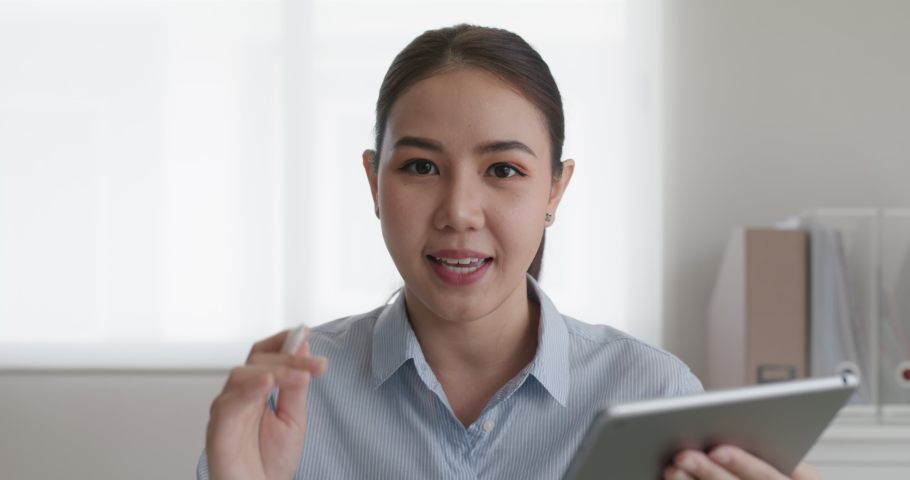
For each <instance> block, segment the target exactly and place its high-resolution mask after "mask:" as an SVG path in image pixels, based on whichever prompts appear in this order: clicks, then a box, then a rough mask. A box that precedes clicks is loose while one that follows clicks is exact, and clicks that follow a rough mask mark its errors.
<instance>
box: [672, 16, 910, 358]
mask: <svg viewBox="0 0 910 480" xmlns="http://www.w3.org/2000/svg"><path fill="white" fill-rule="evenodd" d="M665 15H666V17H665V23H666V26H665V28H666V34H665V39H664V41H665V55H666V56H667V58H668V60H669V64H668V65H667V79H666V85H667V89H668V90H667V92H666V99H667V105H666V121H667V124H666V136H667V144H666V145H665V152H666V165H665V205H664V208H665V210H664V215H665V224H664V229H665V230H664V231H665V237H664V242H665V243H664V245H665V250H664V254H665V259H664V267H665V272H664V275H665V276H664V278H665V284H664V287H665V290H664V291H665V293H664V295H665V298H664V316H665V325H664V346H665V347H666V348H668V349H669V350H670V351H672V352H674V353H676V354H677V355H679V356H680V357H681V358H682V359H683V360H684V361H685V362H686V363H688V364H689V365H690V367H691V368H692V369H693V371H694V372H695V373H696V374H697V375H699V376H702V375H704V374H705V372H706V365H705V362H706V357H705V318H706V315H707V309H708V301H709V298H710V295H711V289H712V287H713V282H714V276H715V274H716V271H717V269H718V267H719V265H720V260H721V253H722V250H723V246H724V243H725V241H726V237H727V235H728V233H729V231H730V229H731V228H732V227H734V226H736V225H750V226H760V225H769V224H771V223H773V222H775V221H777V220H780V219H783V218H785V217H787V216H789V215H792V214H795V213H798V212H799V211H800V210H803V209H806V208H811V207H853V206H855V207H877V206H885V207H910V2H907V1H905V0H891V1H887V0H864V1H852V0H799V1H784V0H769V1H760V0H752V1H730V0H685V1H669V2H667V5H666V10H665Z"/></svg>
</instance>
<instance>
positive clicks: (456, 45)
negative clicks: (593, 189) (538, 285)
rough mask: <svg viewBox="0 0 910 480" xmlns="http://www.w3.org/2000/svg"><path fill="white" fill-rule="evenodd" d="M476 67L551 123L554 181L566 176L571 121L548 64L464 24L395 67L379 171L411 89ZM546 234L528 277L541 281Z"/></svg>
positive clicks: (434, 34) (431, 34) (389, 76)
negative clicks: (397, 106) (395, 109)
mask: <svg viewBox="0 0 910 480" xmlns="http://www.w3.org/2000/svg"><path fill="white" fill-rule="evenodd" d="M467 67H473V68H478V69H481V70H485V71H487V72H489V73H491V74H493V75H495V76H496V77H498V78H499V79H500V80H503V81H504V82H506V83H508V84H510V85H512V86H513V87H515V88H516V89H518V91H519V92H521V94H522V95H524V96H525V98H527V100H528V101H529V102H531V103H532V104H534V106H535V107H537V109H538V110H539V111H540V113H541V115H542V116H543V118H544V119H545V121H546V124H547V131H548V133H549V135H550V159H551V161H550V163H551V166H552V172H553V179H554V180H558V179H559V178H560V177H561V176H562V162H561V161H560V158H561V157H562V145H563V142H564V141H565V115H564V114H563V109H562V97H561V96H560V95H559V88H557V86H556V81H555V80H554V79H553V75H552V74H551V73H550V67H548V66H547V63H546V62H544V61H543V58H541V57H540V54H538V53H537V51H536V50H534V49H533V48H532V47H531V46H530V45H528V42H525V41H524V39H522V38H521V37H519V36H518V35H516V34H514V33H512V32H509V31H507V30H502V29H499V28H488V27H478V26H475V25H468V24H464V23H462V24H460V25H455V26H454V27H446V28H440V29H438V30H427V31H426V32H423V33H422V34H421V35H420V36H418V37H417V38H415V39H414V40H413V41H412V42H411V43H410V44H408V46H407V47H405V48H404V50H402V51H401V52H400V53H399V54H398V55H397V56H396V57H395V60H393V61H392V65H391V66H390V67H389V70H388V72H386V74H385V78H384V79H383V81H382V86H381V87H380V88H379V100H377V102H376V127H375V133H376V150H375V151H374V152H373V157H372V159H371V165H372V168H373V170H374V171H375V170H376V169H377V168H378V166H379V156H380V152H382V140H383V137H384V136H385V128H386V123H387V122H388V120H389V114H390V113H391V111H392V106H393V105H394V103H395V101H396V100H398V97H400V96H401V95H402V94H403V93H404V92H405V91H406V90H407V89H408V88H409V87H410V86H412V85H414V84H415V83H417V82H419V81H421V80H424V79H426V78H429V77H431V76H433V75H435V74H437V73H439V72H441V71H443V70H457V69H461V68H467ZM545 239H546V233H544V237H543V238H541V240H540V247H539V248H538V250H537V255H535V256H534V261H533V262H531V266H530V268H528V273H530V274H531V275H532V276H533V277H534V278H535V279H537V278H539V276H540V269H541V261H542V259H543V247H544V242H545Z"/></svg>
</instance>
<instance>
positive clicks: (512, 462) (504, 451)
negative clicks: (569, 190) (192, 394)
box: [197, 275, 702, 480]
mask: <svg viewBox="0 0 910 480" xmlns="http://www.w3.org/2000/svg"><path fill="white" fill-rule="evenodd" d="M528 293H529V296H531V298H532V299H536V300H538V301H539V302H540V306H541V308H540V312H541V318H540V334H539V344H538V348H537V355H536V356H535V357H534V360H533V361H532V362H531V363H530V364H528V366H527V367H525V368H524V369H523V370H522V371H521V372H520V373H519V374H518V375H517V376H516V377H515V378H513V379H512V380H511V381H509V382H508V383H507V384H506V385H505V386H503V387H502V389H501V390H500V391H499V392H498V393H497V394H496V395H494V396H493V398H492V399H491V400H490V402H489V403H488V404H487V406H486V408H485V409H484V410H483V412H482V413H481V414H480V417H479V418H478V419H477V421H475V422H474V423H473V424H472V425H471V426H470V427H468V428H465V427H464V426H463V425H462V424H461V422H459V420H458V419H457V418H456V417H455V414H454V413H453V411H452V408H451V406H450V405H449V402H448V400H447V399H446V395H445V393H444V392H443V390H442V387H441V386H440V384H439V381H437V380H436V376H435V375H433V371H432V370H431V369H430V366H429V365H428V364H427V362H426V359H425V358H424V355H423V351H422V350H421V348H420V343H419V342H418V341H417V337H416V336H415V335H414V331H413V330H412V329H411V325H410V323H409V322H408V318H407V312H406V310H405V303H404V295H399V296H398V298H397V299H396V300H395V301H394V302H393V303H391V304H389V305H386V306H382V307H379V308H377V309H376V310H373V311H372V312H369V313H366V314H362V315H356V316H353V317H347V318H343V319H340V320H336V321H334V322H330V323H327V324H324V325H321V326H319V327H315V328H313V332H312V335H311V337H310V347H311V351H312V352H313V354H314V355H322V356H325V357H327V358H328V359H329V370H328V372H327V373H326V374H325V375H324V376H322V377H318V378H316V379H314V380H313V383H312V386H311V388H310V393H309V399H308V401H307V403H308V405H307V423H308V425H307V435H306V442H305V445H304V448H303V454H302V455H301V458H300V465H299V466H298V468H297V475H296V479H297V480H304V479H307V480H309V479H335V478H345V479H391V478H394V479H410V478H421V479H430V478H432V479H436V478H446V479H449V478H451V479H505V478H521V479H535V478H541V479H544V478H545V479H557V478H561V477H562V475H563V473H564V472H565V470H566V468H567V467H568V464H569V461H570V460H571V459H572V455H573V454H574V452H575V450H576V448H578V446H579V444H580V443H581V440H582V437H583V436H584V434H585V432H586V431H587V428H588V426H589V424H590V422H591V420H592V419H593V418H594V415H595V414H596V413H597V412H598V410H600V409H601V408H603V407H604V406H605V405H606V404H608V403H619V402H628V401H632V400H639V399H646V398H653V397H667V396H676V395H685V394H688V393H695V392H701V391H702V386H701V383H700V382H699V381H698V379H697V378H696V377H695V376H694V375H693V374H692V373H690V372H689V369H688V368H687V367H686V365H685V364H683V363H682V362H681V361H680V360H679V359H677V358H676V357H674V356H673V355H671V354H670V353H667V352H665V351H663V350H661V349H659V348H656V347H653V346H650V345H647V344H645V343H643V342H641V341H639V340H637V339H635V338H633V337H631V336H629V335H627V334H625V333H623V332H620V331H618V330H616V329H614V328H611V327H609V326H605V325H589V324H586V323H582V322H580V321H578V320H575V319H574V318H571V317H567V316H565V315H562V314H560V313H559V311H557V310H556V307H555V306H554V305H553V302H551V301H550V299H549V298H548V297H547V296H546V295H545V294H544V293H543V291H542V290H541V289H540V286H539V285H538V284H537V282H536V281H535V280H534V279H533V278H532V277H531V276H530V275H529V276H528ZM270 400H271V401H272V405H273V408H274V396H273V398H272V399H270ZM197 477H198V478H199V479H208V466H207V464H206V457H205V452H204V451H203V453H202V456H201V458H200V459H199V465H198V468H197Z"/></svg>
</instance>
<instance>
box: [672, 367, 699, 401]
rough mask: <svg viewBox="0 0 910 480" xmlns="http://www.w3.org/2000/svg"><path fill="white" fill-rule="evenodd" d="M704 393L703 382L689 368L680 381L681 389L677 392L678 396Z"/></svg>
mask: <svg viewBox="0 0 910 480" xmlns="http://www.w3.org/2000/svg"><path fill="white" fill-rule="evenodd" d="M704 391H705V387H703V386H702V384H701V380H699V379H698V377H696V376H695V374H694V373H692V371H691V370H689V369H688V368H687V369H686V371H685V372H684V373H683V374H682V377H681V378H680V379H679V387H678V388H677V390H676V395H678V396H682V395H691V394H693V393H703V392H704Z"/></svg>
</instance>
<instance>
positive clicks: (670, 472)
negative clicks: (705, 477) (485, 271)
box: [664, 465, 695, 480]
mask: <svg viewBox="0 0 910 480" xmlns="http://www.w3.org/2000/svg"><path fill="white" fill-rule="evenodd" d="M664 480H695V479H694V478H693V477H692V475H689V474H688V473H686V472H685V470H680V469H679V467H677V466H676V465H670V466H669V467H667V468H665V469H664Z"/></svg>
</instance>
